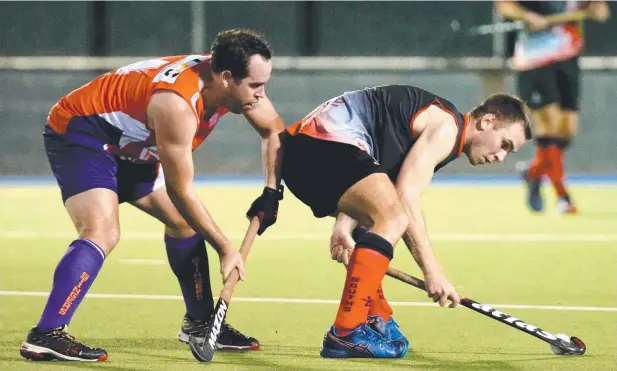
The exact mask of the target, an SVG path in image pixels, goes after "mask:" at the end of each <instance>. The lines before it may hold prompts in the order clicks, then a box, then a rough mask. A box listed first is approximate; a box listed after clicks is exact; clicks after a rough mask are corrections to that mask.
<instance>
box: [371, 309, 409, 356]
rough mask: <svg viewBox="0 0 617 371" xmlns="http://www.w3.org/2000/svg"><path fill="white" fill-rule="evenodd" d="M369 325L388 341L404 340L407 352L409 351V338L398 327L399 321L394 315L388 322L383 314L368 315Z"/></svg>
mask: <svg viewBox="0 0 617 371" xmlns="http://www.w3.org/2000/svg"><path fill="white" fill-rule="evenodd" d="M368 325H369V327H370V328H372V329H373V330H375V331H376V332H377V333H379V334H381V336H383V337H384V338H386V340H388V341H402V342H403V343H404V344H405V353H407V350H408V349H409V340H407V338H406V337H405V335H403V333H402V332H401V331H400V330H399V329H398V328H399V326H398V323H396V321H395V320H394V318H393V317H390V321H388V322H386V320H384V319H383V317H381V316H368Z"/></svg>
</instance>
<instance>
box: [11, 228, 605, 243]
mask: <svg viewBox="0 0 617 371" xmlns="http://www.w3.org/2000/svg"><path fill="white" fill-rule="evenodd" d="M228 236H229V238H230V239H242V238H243V237H244V234H241V233H233V234H230V235H228ZM75 237H76V235H75V234H74V233H67V232H37V231H18V230H14V231H10V230H4V231H2V230H0V239H15V240H28V239H37V238H48V239H50V238H67V239H71V238H75ZM329 237H330V235H329V234H328V232H324V234H323V235H322V234H304V233H297V234H274V233H272V234H269V235H268V234H265V235H264V236H262V237H259V239H261V240H270V241H282V240H305V241H328V238H329ZM430 237H431V240H433V241H470V242H614V241H617V234H610V233H589V234H554V233H553V234H552V233H523V234H517V233H511V234H502V233H486V234H485V233H436V234H433V235H431V236H430ZM120 238H121V240H161V239H162V238H163V233H162V232H161V233H155V232H127V233H123V234H122V235H121V237H120Z"/></svg>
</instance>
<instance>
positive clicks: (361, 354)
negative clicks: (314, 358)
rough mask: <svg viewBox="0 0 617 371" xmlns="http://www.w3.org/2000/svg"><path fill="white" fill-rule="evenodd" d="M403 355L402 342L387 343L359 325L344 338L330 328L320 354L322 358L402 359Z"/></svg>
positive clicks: (405, 346)
mask: <svg viewBox="0 0 617 371" xmlns="http://www.w3.org/2000/svg"><path fill="white" fill-rule="evenodd" d="M405 354H407V345H405V343H404V342H402V341H388V340H387V339H386V338H384V337H383V336H381V335H380V334H379V333H378V332H376V331H375V330H373V329H372V328H370V327H369V326H368V325H360V326H358V327H356V328H355V329H354V330H353V331H352V332H350V333H349V334H348V335H345V336H340V335H338V334H337V333H336V330H335V329H334V326H330V329H329V330H328V332H326V336H325V337H324V340H323V346H322V347H321V352H320V355H321V356H322V357H324V358H403V357H405Z"/></svg>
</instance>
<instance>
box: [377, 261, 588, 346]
mask: <svg viewBox="0 0 617 371" xmlns="http://www.w3.org/2000/svg"><path fill="white" fill-rule="evenodd" d="M386 274H387V275H388V276H390V277H392V278H395V279H397V280H399V281H401V282H405V283H407V284H409V285H411V286H414V287H417V288H419V289H421V290H424V291H426V287H425V286H424V281H422V280H421V279H419V278H416V277H413V276H410V275H409V274H407V273H404V272H401V271H399V270H397V269H394V268H388V272H387V273H386ZM461 305H462V306H464V307H466V308H469V309H471V310H473V311H475V312H478V313H480V314H483V315H485V316H487V317H489V318H492V319H494V320H496V321H499V322H501V323H503V324H506V325H508V326H510V327H513V328H515V329H517V330H520V331H523V332H524V333H527V334H529V335H532V336H534V337H536V338H538V339H540V340H542V341H545V342H547V343H549V344H550V345H551V350H552V351H553V353H555V354H558V355H577V356H582V355H583V354H585V350H587V347H586V346H585V343H583V341H582V340H581V339H579V338H577V337H574V336H572V337H570V338H568V336H567V335H563V334H557V335H553V334H551V333H550V332H547V331H544V330H542V329H540V328H538V327H536V326H534V325H531V324H528V323H525V322H523V321H521V320H520V319H518V318H516V317H512V316H511V315H509V314H506V313H504V312H501V311H499V310H496V309H494V308H492V307H490V306H488V305H485V304H480V303H478V302H476V301H473V300H471V299H469V298H461Z"/></svg>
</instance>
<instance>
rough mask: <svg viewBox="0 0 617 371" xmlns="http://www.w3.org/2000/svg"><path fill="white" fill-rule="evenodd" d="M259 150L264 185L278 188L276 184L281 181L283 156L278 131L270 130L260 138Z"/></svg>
mask: <svg viewBox="0 0 617 371" xmlns="http://www.w3.org/2000/svg"><path fill="white" fill-rule="evenodd" d="M261 152H262V159H263V169H264V178H265V181H266V186H267V187H269V188H272V189H278V185H279V184H280V183H281V165H282V157H283V151H282V148H281V139H280V137H279V133H277V132H270V134H269V135H268V136H266V137H265V138H263V139H262V143H261Z"/></svg>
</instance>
